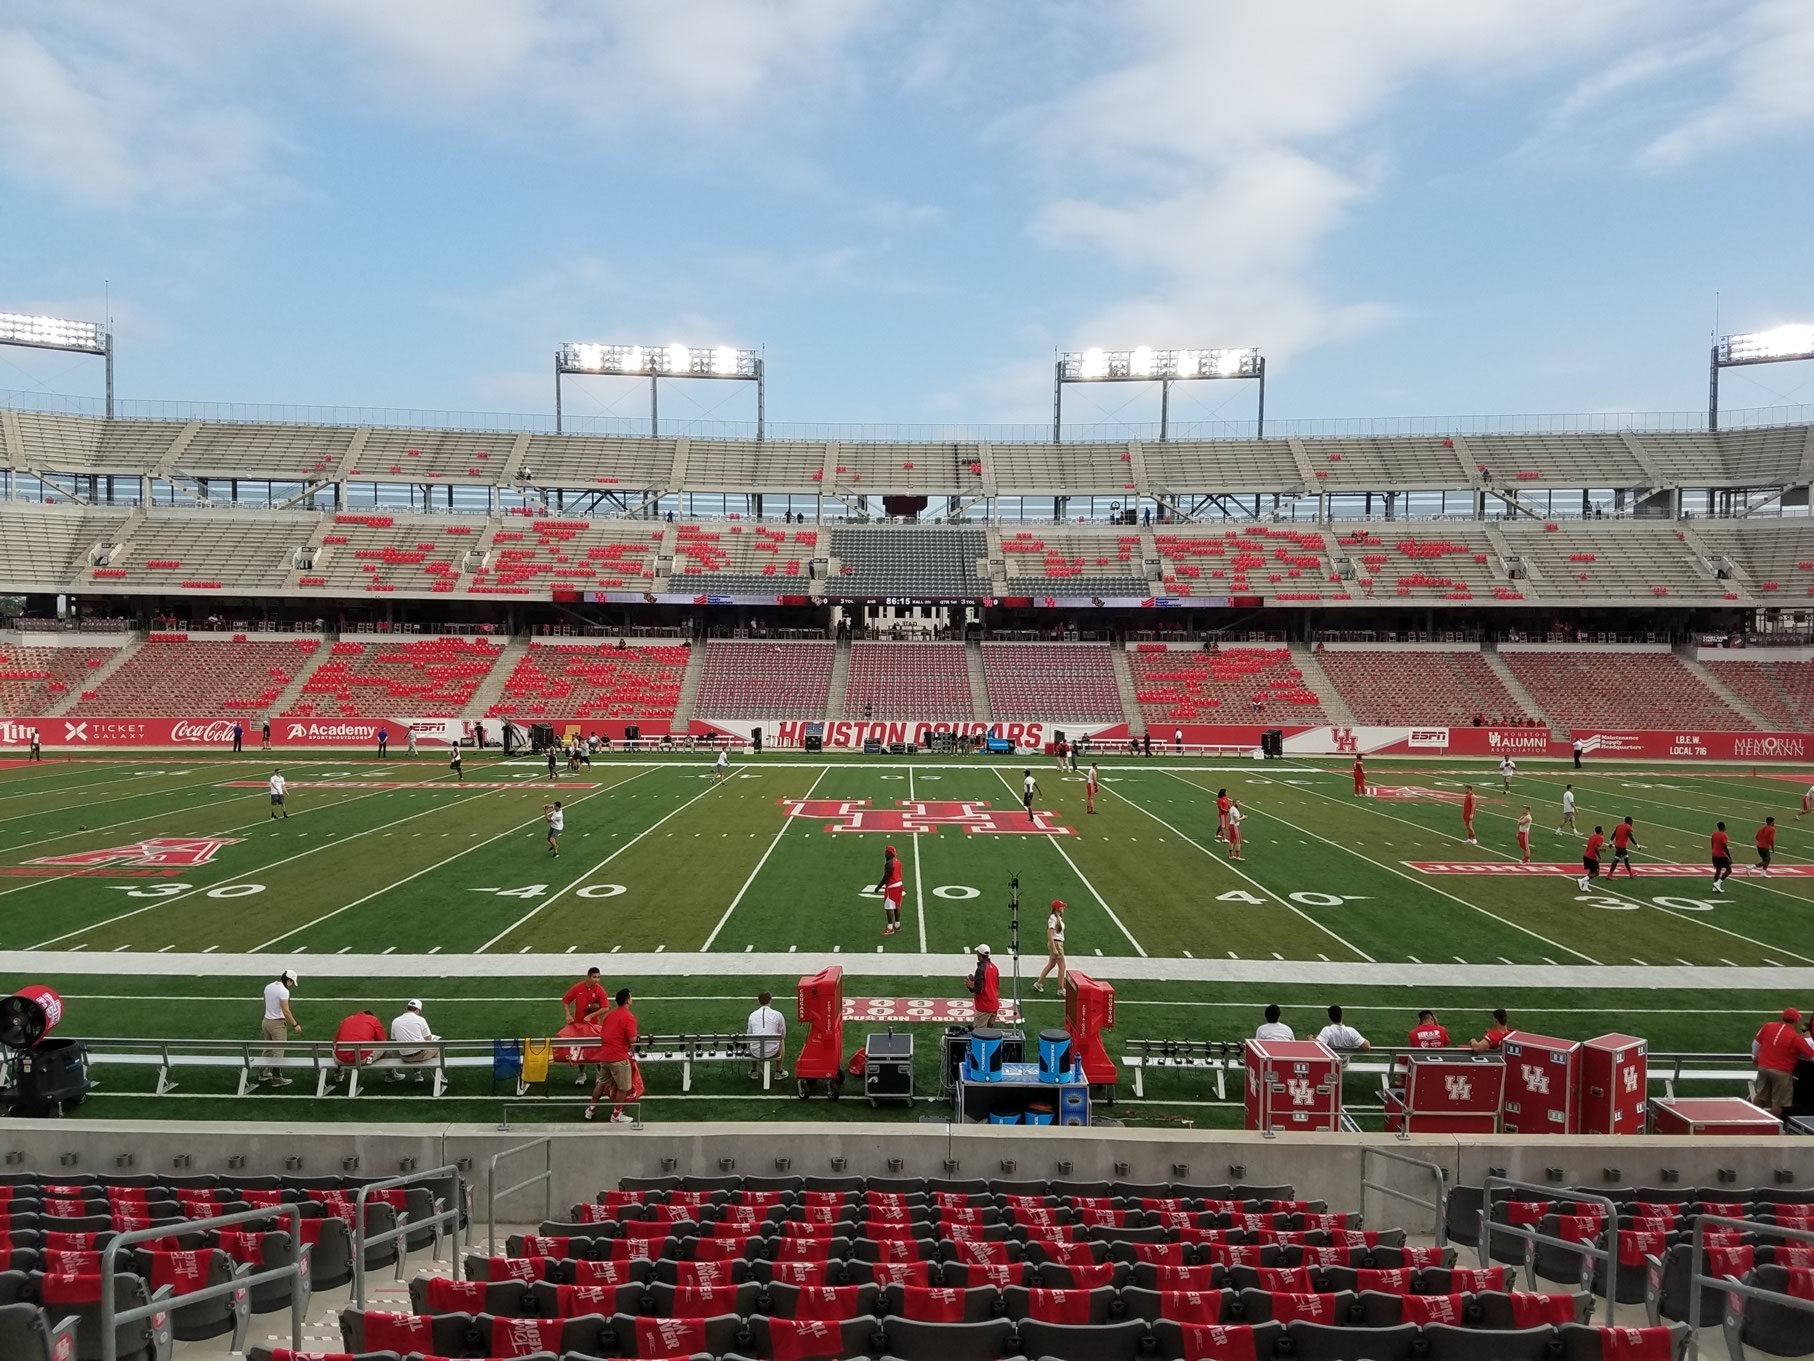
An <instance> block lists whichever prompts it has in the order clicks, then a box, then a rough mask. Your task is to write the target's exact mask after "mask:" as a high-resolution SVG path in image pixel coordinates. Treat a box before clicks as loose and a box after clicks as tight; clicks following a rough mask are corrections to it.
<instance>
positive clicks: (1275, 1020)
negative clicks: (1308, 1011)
mask: <svg viewBox="0 0 1814 1361" xmlns="http://www.w3.org/2000/svg"><path fill="white" fill-rule="evenodd" d="M1253 1037H1254V1038H1255V1039H1256V1040H1295V1039H1296V1038H1297V1036H1296V1035H1294V1034H1292V1033H1291V1027H1290V1026H1288V1025H1286V1024H1285V1023H1284V1022H1283V1021H1281V1020H1280V1019H1279V1004H1278V1003H1277V1002H1273V1003H1271V1004H1270V1005H1269V1006H1268V1007H1267V1008H1266V1019H1265V1020H1264V1021H1262V1022H1261V1023H1260V1028H1259V1029H1258V1030H1256V1031H1254V1032H1253Z"/></svg>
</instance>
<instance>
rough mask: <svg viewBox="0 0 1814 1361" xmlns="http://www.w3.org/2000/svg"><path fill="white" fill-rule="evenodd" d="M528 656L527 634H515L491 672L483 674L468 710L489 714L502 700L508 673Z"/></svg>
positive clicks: (505, 645) (493, 664)
mask: <svg viewBox="0 0 1814 1361" xmlns="http://www.w3.org/2000/svg"><path fill="white" fill-rule="evenodd" d="M528 655H529V635H528V634H527V633H519V634H516V635H515V636H513V637H512V638H511V639H510V641H509V642H507V643H505V644H504V651H503V653H502V654H501V655H500V656H499V657H498V659H497V661H495V662H494V663H492V667H491V670H490V671H488V672H486V673H485V679H484V680H482V681H480V682H479V688H478V689H477V690H474V691H473V692H472V699H471V701H470V702H469V703H468V705H467V708H468V710H469V711H470V712H472V713H474V714H486V713H489V712H490V711H491V706H492V705H494V704H496V703H497V702H498V701H499V700H501V699H503V698H504V686H505V683H506V682H508V681H509V680H510V673H511V672H513V671H515V670H516V664H517V663H518V662H520V661H522V660H523V658H524V657H527V656H528Z"/></svg>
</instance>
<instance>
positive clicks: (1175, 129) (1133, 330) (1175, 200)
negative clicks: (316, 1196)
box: [1000, 0, 1635, 354]
mask: <svg viewBox="0 0 1814 1361" xmlns="http://www.w3.org/2000/svg"><path fill="white" fill-rule="evenodd" d="M1634 5H1635V0H1617V2H1616V3H1609V4H1603V5H1590V6H1581V5H1577V4H1575V3H1573V0H1525V2H1524V3H1513V2H1512V0H1491V2H1486V3H1470V4H1464V5H1454V4H1448V3H1442V2H1441V0H1386V2H1385V3H1377V4H1373V5H1352V6H1335V5H1309V4H1301V3H1299V4H1294V3H1278V4H1271V5H1255V6H1241V7H1235V6H1225V5H1193V4H1185V3H1174V2H1173V0H1141V2H1140V3H1135V4H1129V5H1123V6H1118V7H1116V8H1115V10H1114V12H1113V15H1112V26H1111V29H1109V30H1105V31H1104V33H1103V35H1102V43H1103V48H1104V50H1105V51H1111V52H1112V51H1114V50H1115V47H1116V45H1121V46H1123V47H1124V48H1125V49H1126V50H1127V53H1128V55H1126V56H1125V57H1124V58H1121V59H1119V61H1118V64H1116V65H1114V66H1113V68H1112V69H1110V70H1108V71H1107V72H1106V73H1104V74H1101V75H1098V76H1096V77H1094V78H1091V79H1086V80H1083V81H1080V82H1078V83H1077V84H1076V85H1075V87H1074V88H1073V89H1071V90H1070V91H1068V92H1067V93H1066V94H1064V95H1061V96H1060V97H1058V98H1057V99H1055V100H1052V101H1050V102H1048V103H1046V104H1043V105H1040V106H1037V107H1034V108H1030V109H1027V110H1023V111H1021V112H1020V113H1019V114H1017V115H1015V116H1014V117H1013V118H1012V119H1011V120H1008V121H1007V122H1005V123H1003V124H1002V125H1000V127H1001V129H1002V130H1003V131H1006V132H1008V133H1010V134H1011V135H1015V136H1018V137H1020V138H1021V139H1023V140H1024V141H1025V142H1026V144H1027V145H1028V147H1029V148H1030V149H1032V150H1034V151H1035V152H1040V151H1046V152H1047V154H1048V157H1049V160H1048V169H1047V175H1048V178H1049V179H1050V180H1051V181H1052V183H1053V184H1054V186H1055V189H1054V192H1053V193H1052V194H1051V196H1050V199H1049V201H1048V202H1047V203H1046V204H1045V206H1044V207H1043V208H1042V209H1040V211H1039V212H1038V213H1037V214H1036V216H1035V218H1034V221H1033V224H1032V231H1033V235H1034V237H1035V239H1037V240H1039V241H1041V242H1042V243H1044V244H1047V245H1060V246H1070V247H1073V248H1076V249H1080V250H1085V251H1093V252H1097V253H1100V254H1102V255H1105V256H1107V257H1108V258H1109V259H1111V260H1113V261H1114V262H1115V263H1117V264H1118V265H1121V266H1122V267H1124V268H1125V269H1127V270H1128V271H1129V272H1130V273H1132V274H1133V275H1135V276H1136V277H1137V278H1139V279H1140V280H1141V281H1142V283H1141V290H1142V291H1140V292H1139V293H1137V294H1136V295H1135V296H1133V297H1129V298H1126V299H1123V300H1121V301H1119V302H1116V303H1112V304H1110V305H1108V306H1106V307H1103V308H1100V309H1098V310H1097V311H1096V312H1095V313H1094V314H1093V315H1091V316H1088V317H1085V318H1080V319H1079V320H1078V322H1077V324H1076V329H1075V331H1074V333H1073V338H1074V339H1075V340H1076V341H1077V342H1078V343H1091V344H1099V345H1105V346H1117V345H1124V344H1135V343H1143V344H1152V345H1166V344H1260V345H1262V346H1264V347H1266V348H1267V349H1268V351H1269V352H1271V353H1274V354H1277V353H1280V352H1288V351H1290V350H1293V349H1301V348H1303V347H1306V346H1310V345H1315V344H1320V343H1325V342H1328V341H1332V340H1340V339H1346V338H1351V337H1353V336H1355V335H1358V334H1361V333H1363V332H1365V331H1367V330H1370V329H1373V328H1375V327H1378V326H1380V325H1383V324H1385V323H1386V322H1388V321H1389V320H1390V319H1391V318H1392V317H1393V316H1394V315H1396V310H1395V309H1394V308H1393V307H1392V306H1391V305H1390V304H1388V303H1384V302H1379V301H1368V300H1354V301H1346V300H1338V299H1332V298H1329V297H1327V296H1326V295H1325V291H1324V289H1323V288H1322V286H1321V284H1320V282H1319V280H1318V277H1317V264H1318V257H1319V253H1320V251H1321V249H1322V247H1323V246H1324V244H1325V243H1326V242H1327V241H1328V239H1329V238H1330V237H1331V236H1332V235H1333V234H1334V233H1336V232H1338V231H1340V230H1341V229H1342V227H1343V226H1344V225H1345V224H1346V223H1347V222H1348V220H1349V218H1350V217H1351V215H1352V214H1353V212H1354V211H1355V210H1356V209H1357V207H1359V206H1360V204H1361V203H1363V202H1364V201H1365V199H1366V198H1367V197H1368V196H1369V195H1370V194H1371V193H1372V192H1374V190H1375V188H1376V186H1377V185H1378V184H1379V183H1380V182H1381V181H1382V179H1383V178H1384V169H1383V167H1384V164H1385V160H1384V157H1383V155H1382V154H1381V153H1380V152H1379V151H1377V150H1376V149H1375V147H1374V144H1373V138H1374V136H1375V134H1374V125H1375V124H1376V122H1377V121H1378V120H1380V119H1381V118H1382V116H1383V115H1385V114H1386V113H1388V112H1389V111H1390V110H1391V109H1392V108H1393V106H1394V105H1395V104H1396V102H1397V101H1399V100H1400V99H1402V98H1403V97H1404V96H1405V95H1407V94H1408V93H1410V92H1412V90H1413V89H1414V88H1415V87H1417V86H1418V85H1420V84H1427V83H1435V82H1449V83H1460V82H1464V81H1465V82H1469V83H1474V84H1478V83H1481V82H1485V81H1505V80H1511V79H1514V78H1518V77H1522V76H1525V75H1527V74H1530V73H1532V72H1536V71H1541V70H1544V69H1547V68H1549V67H1550V66H1552V65H1555V64H1557V63H1560V62H1563V61H1572V60H1576V59H1578V58H1579V57H1580V56H1582V55H1583V54H1584V53H1588V52H1591V51H1593V50H1594V49H1595V48H1596V47H1597V46H1598V45H1599V44H1600V43H1602V42H1604V41H1606V40H1607V39H1608V37H1609V35H1611V34H1612V33H1613V32H1614V31H1615V29H1616V26H1617V25H1618V23H1619V22H1620V20H1621V18H1622V17H1623V16H1624V15H1625V14H1627V13H1629V12H1630V11H1631V10H1632V9H1633V8H1634ZM1051 148H1061V149H1062V155H1063V158H1064V159H1062V160H1061V159H1059V157H1057V156H1052V155H1051V154H1050V151H1049V149H1051Z"/></svg>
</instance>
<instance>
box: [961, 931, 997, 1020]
mask: <svg viewBox="0 0 1814 1361" xmlns="http://www.w3.org/2000/svg"><path fill="white" fill-rule="evenodd" d="M964 988H965V990H966V991H968V992H969V994H970V997H971V1000H972V1002H973V1003H974V1005H975V1007H976V1019H975V1020H974V1021H973V1022H972V1024H973V1025H979V1026H992V1025H994V1024H995V1016H996V1013H997V1012H999V1011H1000V1010H1001V970H999V969H997V968H996V967H995V961H994V960H993V959H991V958H990V957H989V947H988V946H987V945H979V946H977V947H976V972H975V973H973V974H971V975H970V976H969V977H968V978H966V979H965V980H964Z"/></svg>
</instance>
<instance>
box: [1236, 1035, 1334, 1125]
mask: <svg viewBox="0 0 1814 1361" xmlns="http://www.w3.org/2000/svg"><path fill="white" fill-rule="evenodd" d="M1246 1087H1247V1128H1248V1129H1258V1130H1265V1131H1267V1132H1268V1133H1273V1132H1275V1131H1278V1130H1315V1131H1323V1130H1338V1129H1340V1128H1341V1126H1342V1061H1341V1060H1340V1059H1338V1058H1337V1057H1336V1056H1335V1051H1334V1050H1333V1049H1331V1048H1330V1047H1329V1046H1328V1045H1326V1044H1324V1043H1323V1042H1322V1041H1320V1040H1249V1041H1247V1082H1246Z"/></svg>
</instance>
